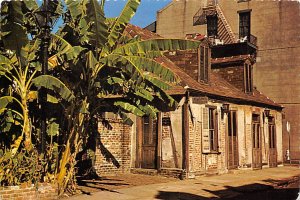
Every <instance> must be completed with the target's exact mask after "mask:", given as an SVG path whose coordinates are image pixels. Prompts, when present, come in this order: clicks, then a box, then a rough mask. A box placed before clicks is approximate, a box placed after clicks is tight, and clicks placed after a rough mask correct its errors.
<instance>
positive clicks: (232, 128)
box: [228, 111, 237, 136]
mask: <svg viewBox="0 0 300 200" xmlns="http://www.w3.org/2000/svg"><path fill="white" fill-rule="evenodd" d="M236 120H237V118H236V111H230V112H229V113H228V136H236V135H237V133H236V132H237V123H236Z"/></svg>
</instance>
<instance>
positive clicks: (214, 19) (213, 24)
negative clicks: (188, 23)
mask: <svg viewBox="0 0 300 200" xmlns="http://www.w3.org/2000/svg"><path fill="white" fill-rule="evenodd" d="M206 21H207V35H208V37H215V38H216V37H217V36H218V16H217V15H208V16H206Z"/></svg>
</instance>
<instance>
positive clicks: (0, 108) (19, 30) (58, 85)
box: [0, 1, 72, 155]
mask: <svg viewBox="0 0 300 200" xmlns="http://www.w3.org/2000/svg"><path fill="white" fill-rule="evenodd" d="M37 9H39V8H38V4H37V3H36V2H35V1H24V2H20V1H12V2H3V3H2V6H1V38H0V39H1V42H2V43H1V44H2V46H1V51H0V78H2V79H5V80H6V81H8V82H9V85H10V89H9V90H10V91H9V92H6V94H5V95H1V97H0V114H2V115H3V114H5V113H6V114H7V113H12V114H13V115H12V114H10V115H11V116H10V117H8V118H7V119H8V120H12V119H13V120H14V119H16V118H18V121H21V122H22V123H20V122H19V123H18V125H19V126H21V131H20V133H19V134H17V135H18V137H17V139H16V140H15V142H14V144H13V145H12V147H13V148H12V152H13V155H14V154H15V153H16V152H17V150H18V148H19V147H20V145H21V142H22V140H23V137H24V146H25V148H26V149H27V150H31V149H32V147H33V144H32V127H33V124H32V119H31V116H30V110H29V103H30V102H33V101H35V100H36V99H37V94H38V90H39V89H40V88H41V87H44V88H47V89H50V90H52V91H54V92H56V93H58V94H61V95H60V97H61V98H62V99H65V100H67V101H71V99H72V93H71V92H70V91H69V90H68V88H67V87H66V86H65V85H64V84H63V83H62V82H61V81H60V80H59V79H57V78H56V77H53V76H45V75H41V73H40V71H41V63H40V62H39V49H40V43H41V42H40V40H39V39H38V38H37V37H35V38H34V39H32V38H31V39H30V38H29V37H28V36H29V35H30V34H31V31H32V23H34V21H32V16H31V17H30V14H31V13H32V12H34V11H35V10H37ZM60 39H61V38H59V37H58V36H57V37H56V38H55V39H53V40H52V42H59V41H60ZM62 48H63V47H62ZM62 48H60V49H59V54H60V55H62V54H64V51H63V50H64V49H62ZM57 54H58V53H57ZM2 90H3V88H2ZM3 94H4V93H3ZM35 103H36V101H35ZM7 123H8V121H6V124H7Z"/></svg>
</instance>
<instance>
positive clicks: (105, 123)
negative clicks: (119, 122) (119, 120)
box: [96, 119, 121, 168]
mask: <svg viewBox="0 0 300 200" xmlns="http://www.w3.org/2000/svg"><path fill="white" fill-rule="evenodd" d="M101 123H102V125H103V126H104V127H105V128H107V130H112V129H113V127H112V126H111V125H110V124H109V122H108V121H107V120H105V119H103V120H102V122H101ZM96 138H97V144H98V148H99V149H100V152H101V154H102V155H103V156H104V158H105V160H106V161H107V162H112V163H113V165H114V166H115V167H117V168H120V166H121V165H120V163H119V162H118V161H117V159H116V158H115V157H114V155H113V154H112V153H111V152H110V151H109V150H108V149H107V148H106V147H105V146H104V144H103V143H102V141H101V137H100V133H99V132H98V130H97V135H96Z"/></svg>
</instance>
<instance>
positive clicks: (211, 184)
mask: <svg viewBox="0 0 300 200" xmlns="http://www.w3.org/2000/svg"><path fill="white" fill-rule="evenodd" d="M299 175H300V169H299V167H289V166H284V167H277V168H267V169H263V170H255V171H252V170H239V171H235V172H234V173H229V174H223V175H216V176H202V177H198V178H196V179H189V180H184V181H181V180H176V179H174V180H171V181H169V182H164V183H157V184H149V185H140V186H133V187H127V188H119V189H115V190H109V191H108V190H106V191H99V192H94V193H91V194H89V195H85V194H82V195H77V196H73V197H71V198H69V199H71V200H79V199H87V200H96V199H97V200H99V199H105V200H115V199H120V200H123V199H124V200H134V199H136V200H137V199H143V200H147V199H149V200H150V199H166V200H167V199H170V200H173V199H174V200H177V199H178V200H179V199H181V200H189V199H191V200H194V199H215V198H216V199H220V198H221V199H224V198H226V199H255V200H257V199H272V200H273V199H296V198H297V196H298V192H299V180H297V179H299ZM116 184H117V182H116ZM273 188H274V189H273Z"/></svg>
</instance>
